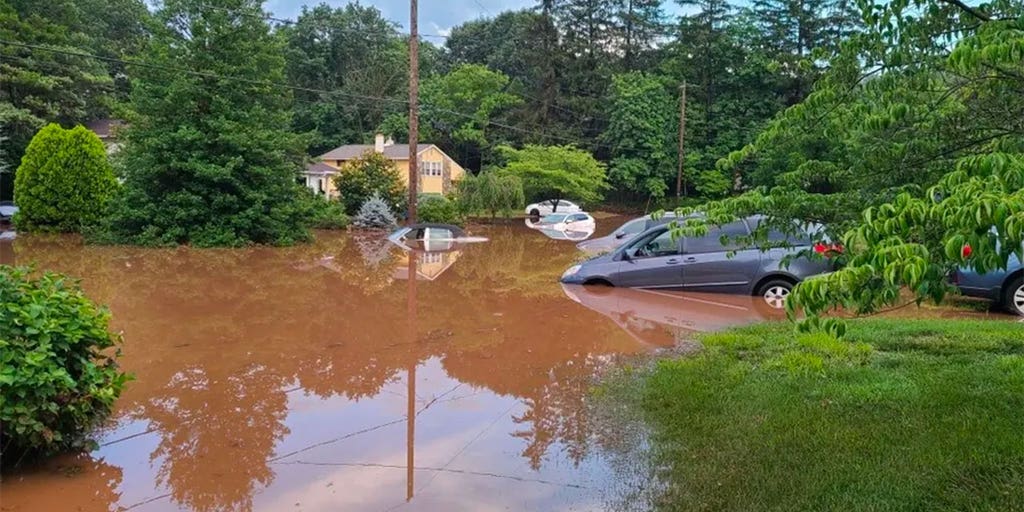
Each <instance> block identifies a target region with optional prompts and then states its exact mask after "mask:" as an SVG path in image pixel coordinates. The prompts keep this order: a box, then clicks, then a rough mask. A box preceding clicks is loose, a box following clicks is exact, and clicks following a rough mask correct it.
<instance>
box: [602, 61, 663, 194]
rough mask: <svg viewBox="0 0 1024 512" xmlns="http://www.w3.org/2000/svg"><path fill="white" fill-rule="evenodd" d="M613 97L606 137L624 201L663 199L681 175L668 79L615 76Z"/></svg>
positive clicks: (637, 74) (614, 183) (612, 169)
mask: <svg viewBox="0 0 1024 512" xmlns="http://www.w3.org/2000/svg"><path fill="white" fill-rule="evenodd" d="M610 96H611V98H610V103H609V121H608V129H607V130H605V132H604V133H603V134H601V139H602V141H603V142H605V143H606V144H608V145H610V146H611V157H612V160H611V165H610V167H609V171H608V178H609V182H610V183H611V185H612V186H613V187H614V188H615V190H616V191H617V192H618V195H619V196H621V197H623V198H628V197H629V196H633V197H635V198H640V199H646V198H648V197H655V198H660V197H663V196H664V195H665V191H666V190H667V189H668V181H669V179H670V178H672V177H673V176H675V171H674V170H675V163H674V161H673V160H672V159H671V158H670V155H671V154H673V153H674V152H673V151H672V150H671V149H670V148H671V147H672V146H673V142H672V141H674V140H675V130H674V128H675V123H676V122H677V121H678V116H677V115H675V114H674V110H675V102H673V101H672V98H671V97H670V96H669V95H668V93H667V92H666V90H665V84H664V82H663V80H660V79H658V78H656V77H652V76H648V75H645V74H643V73H640V72H636V71H634V72H631V73H626V74H622V75H616V76H615V77H613V78H612V87H611V95H610Z"/></svg>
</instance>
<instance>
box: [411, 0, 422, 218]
mask: <svg viewBox="0 0 1024 512" xmlns="http://www.w3.org/2000/svg"><path fill="white" fill-rule="evenodd" d="M416 3H417V0H409V224H415V223H416V195H417V194H416V188H417V185H418V184H419V177H420V169H419V165H417V158H416V153H417V152H418V151H417V149H416V144H417V143H418V142H419V141H418V139H419V136H420V108H419V101H420V55H419V54H420V39H419V34H418V32H419V30H418V23H417V21H416V18H417V17H418V12H417V11H418V10H419V9H418V6H417V5H416Z"/></svg>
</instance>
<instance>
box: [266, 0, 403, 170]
mask: <svg viewBox="0 0 1024 512" xmlns="http://www.w3.org/2000/svg"><path fill="white" fill-rule="evenodd" d="M282 32H283V34H284V37H285V38H286V39H287V41H288V46H287V62H288V67H287V70H288V82H289V83H291V84H294V85H297V86H300V87H304V88H308V89H313V90H310V91H301V90H300V91H297V92H296V93H295V99H296V103H295V117H294V124H293V126H294V129H295V130H296V131H298V132H300V133H308V134H309V136H310V149H311V151H312V152H314V153H320V152H323V151H325V150H327V149H330V148H333V147H336V146H338V145H341V144H345V143H353V142H363V141H364V140H365V139H367V138H368V137H372V132H373V130H374V129H376V128H377V126H378V125H379V124H380V123H381V122H382V121H383V120H384V118H385V117H387V116H388V115H389V114H391V113H394V112H402V111H404V109H405V106H404V105H403V103H402V102H403V101H404V95H405V91H406V88H407V86H408V84H407V77H408V72H407V70H408V66H409V63H408V60H409V59H408V57H407V56H408V52H407V51H406V43H405V41H404V40H403V38H402V36H401V35H400V34H399V32H398V28H397V26H396V25H395V24H394V23H393V22H391V21H388V20H386V19H385V18H384V17H383V15H382V14H381V12H380V11H379V10H378V9H377V8H376V7H371V6H363V5H360V4H359V3H350V4H348V5H346V6H344V7H339V8H336V9H335V8H331V7H330V6H328V5H326V4H320V5H317V6H316V7H313V8H307V7H303V9H302V13H301V14H300V15H299V17H298V19H297V21H296V22H295V23H294V24H293V25H290V26H285V27H283V28H282ZM318 91H329V93H326V94H325V93H323V92H318ZM377 97H384V98H388V99H386V100H383V101H381V100H376V99H374V98H377ZM392 98H393V100H391V99H392Z"/></svg>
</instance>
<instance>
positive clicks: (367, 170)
mask: <svg viewBox="0 0 1024 512" xmlns="http://www.w3.org/2000/svg"><path fill="white" fill-rule="evenodd" d="M334 186H335V187H337V189H338V194H339V195H340V196H341V202H342V204H344V205H345V213H347V214H349V215H355V214H356V213H357V212H358V211H359V209H360V208H361V207H362V206H363V203H365V202H366V201H368V200H369V199H370V198H371V197H373V196H374V195H377V196H380V198H381V199H382V200H384V202H385V203H387V205H388V208H392V209H399V210H400V209H402V206H403V205H404V204H405V195H406V193H405V191H406V188H405V183H404V182H403V181H402V176H401V174H400V173H399V171H398V167H397V166H396V165H395V162H394V161H392V160H389V159H388V158H387V157H385V156H384V155H382V154H380V153H377V152H374V151H367V152H366V154H365V155H363V156H362V157H360V158H357V159H355V160H350V161H348V162H345V164H344V165H342V166H341V168H339V169H338V175H337V176H335V177H334Z"/></svg>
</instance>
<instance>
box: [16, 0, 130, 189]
mask: <svg viewBox="0 0 1024 512" xmlns="http://www.w3.org/2000/svg"><path fill="white" fill-rule="evenodd" d="M0 39H3V40H5V41H11V42H14V43H16V44H0V130H2V132H0V135H3V136H4V137H7V138H8V140H7V141H5V144H6V147H5V151H4V155H5V157H6V158H7V161H6V162H5V164H6V165H7V166H8V167H9V168H16V167H17V165H18V162H19V161H20V160H21V155H22V154H23V153H24V151H25V147H27V146H28V143H29V141H30V140H31V139H32V136H33V135H34V134H35V133H36V131H38V130H39V129H40V128H42V127H43V125H44V124H46V123H48V122H57V123H61V124H64V125H72V124H75V123H81V122H85V121H87V120H89V119H92V118H93V117H96V116H98V115H101V114H103V113H105V112H106V110H107V108H108V105H109V101H108V95H109V93H110V91H111V90H112V84H113V81H112V80H111V78H110V75H109V74H108V73H107V69H106V68H105V67H104V66H103V64H102V63H101V62H100V61H97V60H94V59H89V58H83V57H78V56H74V55H70V54H72V53H83V52H84V53H89V52H90V48H91V45H92V44H93V39H92V38H90V36H89V35H88V34H86V33H85V32H84V31H83V28H82V23H81V21H80V13H79V10H78V8H77V7H76V5H75V4H74V3H73V2H71V1H70V0H54V1H53V2H32V1H25V0H17V1H15V0H0ZM22 45H29V46H22ZM62 52H63V53H62ZM8 184H9V180H8ZM5 188H6V186H5ZM9 198H10V190H9V188H7V189H6V190H0V199H9Z"/></svg>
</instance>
